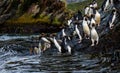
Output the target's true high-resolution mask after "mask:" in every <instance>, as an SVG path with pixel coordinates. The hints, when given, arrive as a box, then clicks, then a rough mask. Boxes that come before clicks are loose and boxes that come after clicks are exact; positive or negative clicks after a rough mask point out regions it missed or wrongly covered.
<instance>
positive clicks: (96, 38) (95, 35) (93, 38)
mask: <svg viewBox="0 0 120 73" xmlns="http://www.w3.org/2000/svg"><path fill="white" fill-rule="evenodd" d="M91 25H92V27H91V41H92V44H91V46H94V45H95V41H96V45H97V44H98V41H99V36H98V33H97V31H96V29H95V24H91Z"/></svg>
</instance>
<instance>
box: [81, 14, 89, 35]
mask: <svg viewBox="0 0 120 73" xmlns="http://www.w3.org/2000/svg"><path fill="white" fill-rule="evenodd" d="M82 27H83V31H84V35H85V37H89V36H90V29H89V26H88V22H87V18H86V17H85V16H84V19H83V22H82Z"/></svg>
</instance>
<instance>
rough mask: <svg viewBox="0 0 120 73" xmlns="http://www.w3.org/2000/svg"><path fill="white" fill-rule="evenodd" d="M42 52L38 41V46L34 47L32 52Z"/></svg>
mask: <svg viewBox="0 0 120 73" xmlns="http://www.w3.org/2000/svg"><path fill="white" fill-rule="evenodd" d="M41 52H42V46H41V43H39V45H38V47H34V53H36V54H41Z"/></svg>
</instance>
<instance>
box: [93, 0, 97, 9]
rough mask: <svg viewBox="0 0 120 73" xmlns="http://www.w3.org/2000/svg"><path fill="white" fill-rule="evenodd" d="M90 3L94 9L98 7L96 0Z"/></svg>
mask: <svg viewBox="0 0 120 73" xmlns="http://www.w3.org/2000/svg"><path fill="white" fill-rule="evenodd" d="M92 3H93V8H94V9H97V8H98V4H97V1H96V0H94V1H93V2H92Z"/></svg>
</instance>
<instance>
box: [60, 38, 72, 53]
mask: <svg viewBox="0 0 120 73" xmlns="http://www.w3.org/2000/svg"><path fill="white" fill-rule="evenodd" d="M67 40H69V38H68V37H66V36H65V37H63V42H62V44H61V47H62V49H64V50H62V51H63V52H67V51H68V53H69V54H71V53H72V48H71V46H70V45H69V44H68V41H67ZM69 41H70V40H69Z"/></svg>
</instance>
